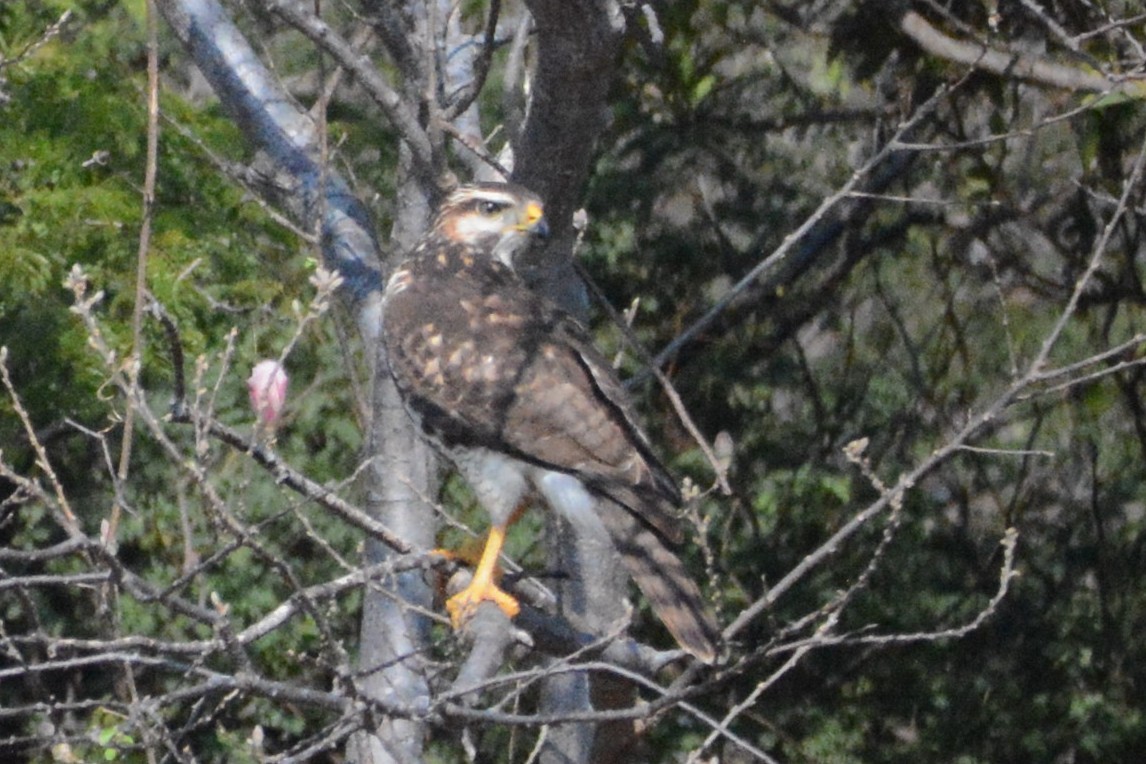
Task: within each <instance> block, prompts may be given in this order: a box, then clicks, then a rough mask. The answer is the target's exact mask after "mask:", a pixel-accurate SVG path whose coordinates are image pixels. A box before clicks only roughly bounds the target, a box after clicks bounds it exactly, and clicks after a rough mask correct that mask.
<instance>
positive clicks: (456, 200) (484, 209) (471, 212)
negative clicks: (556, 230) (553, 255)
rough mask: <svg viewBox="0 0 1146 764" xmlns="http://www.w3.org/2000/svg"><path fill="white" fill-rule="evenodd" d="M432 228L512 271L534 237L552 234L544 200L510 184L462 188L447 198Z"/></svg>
mask: <svg viewBox="0 0 1146 764" xmlns="http://www.w3.org/2000/svg"><path fill="white" fill-rule="evenodd" d="M432 229H433V231H434V232H435V233H437V234H439V235H441V236H443V237H444V238H446V239H448V240H449V241H452V242H456V243H458V244H465V245H468V246H471V247H473V248H475V249H477V250H479V251H482V252H488V253H490V254H491V255H492V256H493V257H495V258H496V259H498V260H500V261H501V262H502V263H504V264H505V265H507V266H509V267H510V268H513V267H514V264H513V260H514V257H516V256H517V254H518V253H519V252H521V251H522V250H524V249H525V248H526V247H528V246H529V244H530V242H531V241H532V239H533V237H535V236H536V237H539V238H545V237H546V236H548V235H549V225H548V223H546V222H545V213H544V210H543V209H542V207H541V199H539V198H538V197H537V195H536V194H534V193H533V192H532V191H529V190H528V189H525V188H522V187H521V186H515V185H512V184H509V183H496V184H495V183H483V184H479V185H475V186H462V187H461V188H459V189H457V190H456V191H454V192H453V193H452V194H450V195H449V197H447V198H446V201H445V202H444V203H443V204H442V206H441V208H440V209H439V210H438V215H437V217H436V218H434V222H433V225H432Z"/></svg>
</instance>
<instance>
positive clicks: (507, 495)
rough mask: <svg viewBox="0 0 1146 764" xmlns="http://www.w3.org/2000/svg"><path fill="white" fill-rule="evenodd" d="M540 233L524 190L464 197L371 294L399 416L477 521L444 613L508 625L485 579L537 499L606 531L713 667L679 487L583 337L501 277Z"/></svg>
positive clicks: (514, 279) (518, 283)
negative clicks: (478, 532) (453, 477)
mask: <svg viewBox="0 0 1146 764" xmlns="http://www.w3.org/2000/svg"><path fill="white" fill-rule="evenodd" d="M547 234H548V226H547V224H546V221H545V216H544V214H543V210H542V205H541V200H540V199H538V197H537V196H536V195H534V194H533V193H532V192H530V191H528V190H526V189H524V188H521V187H520V186H516V185H512V184H481V185H474V186H464V187H461V188H459V189H457V190H456V191H454V192H453V193H452V194H450V195H449V197H448V198H447V199H446V200H445V202H444V203H443V204H442V206H441V207H440V209H439V210H438V212H437V215H436V216H435V217H434V219H433V222H432V223H431V226H430V228H429V230H428V232H427V233H426V235H425V236H424V237H423V238H422V240H421V241H420V242H419V244H418V245H417V247H416V248H415V249H414V251H413V253H412V255H411V257H410V258H409V259H408V260H407V261H406V262H404V263H403V264H402V265H400V266H399V267H398V268H397V270H395V271H394V273H393V275H392V276H391V277H390V280H389V282H388V283H387V285H386V290H385V293H384V296H383V303H382V304H383V308H382V311H383V319H382V327H383V330H382V337H383V342H384V343H385V346H386V351H387V355H388V357H389V364H390V373H391V374H392V376H393V378H394V381H395V382H396V384H397V386H398V390H399V391H400V393H401V396H402V399H403V401H404V403H405V405H406V409H407V410H408V412H409V413H410V415H411V416H412V417H413V419H414V421H415V423H416V424H417V425H418V426H419V427H420V428H421V430H422V432H423V433H424V435H425V436H426V437H427V438H428V439H429V440H430V441H431V442H432V443H433V444H434V446H435V447H436V448H437V449H438V450H439V451H440V452H441V453H443V454H444V455H445V456H446V457H447V458H449V459H450V461H452V462H453V463H454V465H456V467H457V469H458V471H459V472H460V473H461V475H462V477H463V478H464V479H465V480H466V482H467V483H468V484H469V485H470V487H471V488H472V489H473V491H474V494H475V495H476V497H477V499H478V501H479V502H480V503H481V505H482V506H483V508H484V509H485V510H486V511H487V512H488V513H489V516H490V523H491V527H490V531H489V535H488V538H487V541H486V545H485V548H484V551H483V552H482V555H481V559H480V561H479V562H478V565H477V567H476V569H475V571H474V576H473V580H472V581H471V583H470V585H469V586H468V587H466V589H464V590H463V591H462V592H460V593H459V594H457V595H455V596H454V597H452V598H451V599H450V601H449V602H448V603H447V608H448V610H449V612H450V615H451V618H452V619H453V622H454V625H455V626H458V625H460V623H461V622H462V621H464V620H466V619H467V618H469V617H470V615H472V613H473V611H474V610H475V609H476V607H477V606H478V604H480V603H481V602H482V601H484V600H491V601H493V602H495V603H497V604H498V605H499V606H500V607H501V609H502V610H503V611H505V613H506V614H507V615H509V616H510V617H513V616H515V615H516V614H517V613H518V604H517V602H516V600H514V598H513V597H511V596H510V595H509V594H507V593H505V592H504V591H502V590H501V589H499V588H498V587H497V585H496V583H495V581H494V574H495V568H496V563H497V558H498V555H499V554H500V551H501V547H502V543H503V542H504V539H505V533H506V530H507V528H508V526H509V524H510V523H511V522H512V521H513V519H514V516H515V513H516V511H517V510H518V508H519V506H521V505H522V502H523V501H525V500H526V499H528V498H529V497H530V495H531V494H532V492H533V491H534V490H535V491H536V492H537V493H540V494H541V496H542V497H543V498H544V499H545V501H546V503H547V504H549V506H550V507H552V508H553V509H554V510H556V511H558V512H560V513H562V514H564V515H566V516H567V517H570V518H571V519H572V520H573V522H574V524H575V525H576V524H577V523H578V522H585V521H586V519H588V521H589V522H599V523H601V524H603V525H604V527H605V528H606V529H607V531H608V535H609V537H610V538H611V539H612V541H613V544H614V545H615V546H616V548H617V551H618V552H620V554H621V557H622V560H623V562H624V564H625V567H626V569H627V570H628V572H629V573H630V574H631V575H632V577H633V579H634V580H635V581H636V583H637V585H638V586H639V587H640V589H641V590H642V591H643V592H644V594H645V596H646V597H647V598H648V600H649V602H650V603H651V605H652V607H653V610H654V611H655V612H656V613H657V615H658V616H659V617H660V619H661V620H662V621H663V622H664V624H665V626H667V627H668V629H669V631H670V632H671V633H672V635H673V637H674V638H675V639H676V640H677V642H678V643H680V645H681V646H682V647H683V648H684V649H685V650H687V651H688V652H690V653H692V654H693V655H694V656H696V657H697V658H699V659H700V660H702V661H705V662H708V663H711V662H712V661H713V660H715V657H716V649H717V648H716V645H717V641H718V630H717V627H716V622H715V619H714V618H713V616H712V613H711V611H710V609H709V608H708V606H707V605H706V604H705V602H704V600H703V599H702V597H701V594H700V591H699V590H698V589H697V586H696V584H695V583H694V582H693V580H692V579H691V578H690V577H689V575H688V573H687V572H686V570H685V568H684V565H683V564H682V563H681V561H680V559H679V558H678V557H677V556H676V555H675V554H674V553H673V552H672V551H671V550H670V547H669V545H670V543H678V542H679V541H680V540H681V531H680V529H679V528H678V527H677V515H678V512H677V510H678V508H679V506H680V502H681V496H680V492H679V490H678V488H677V486H676V484H675V483H674V482H673V480H672V479H671V478H670V477H669V475H668V473H667V472H666V471H665V469H664V467H662V466H661V464H660V462H658V461H657V458H656V457H655V456H654V455H653V452H652V450H651V448H650V446H649V441H648V439H647V438H646V437H645V435H644V433H643V432H642V431H641V428H640V427H639V426H638V425H637V423H636V420H635V419H634V417H633V414H632V411H631V407H630V404H629V401H628V398H627V396H626V394H625V390H624V388H623V387H622V385H621V383H620V381H619V380H618V378H617V376H616V374H615V373H614V371H613V369H612V367H611V366H610V365H609V363H608V362H607V361H606V360H605V359H604V358H603V357H602V356H601V354H600V353H598V352H597V350H596V349H595V348H594V347H593V344H592V342H591V341H590V339H589V336H588V334H587V332H586V331H585V330H584V329H583V328H582V327H581V325H580V324H579V323H577V321H575V320H574V319H573V318H572V317H571V316H569V315H568V314H567V313H565V312H563V311H562V310H560V309H559V308H558V307H557V306H556V305H554V304H552V303H551V302H549V301H547V300H546V299H545V298H543V297H542V296H540V295H538V294H537V293H536V292H534V291H533V290H531V289H530V288H529V287H527V286H526V285H525V282H524V281H523V280H522V279H521V278H520V276H519V275H518V274H517V273H516V271H515V270H514V258H515V256H516V255H517V254H518V253H519V252H521V251H523V250H524V249H525V248H527V247H528V245H529V244H530V242H531V240H532V239H533V238H534V237H544V236H546V235H547ZM593 518H596V519H593Z"/></svg>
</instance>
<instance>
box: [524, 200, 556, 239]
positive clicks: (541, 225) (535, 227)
mask: <svg viewBox="0 0 1146 764" xmlns="http://www.w3.org/2000/svg"><path fill="white" fill-rule="evenodd" d="M519 228H520V229H521V230H522V231H525V232H526V233H529V234H532V235H533V236H536V237H537V238H539V239H545V238H548V236H549V223H547V222H546V220H545V212H544V211H543V210H542V209H541V205H540V204H537V203H536V202H530V204H529V205H528V206H527V207H526V208H525V220H524V221H522V223H521V225H520V226H519Z"/></svg>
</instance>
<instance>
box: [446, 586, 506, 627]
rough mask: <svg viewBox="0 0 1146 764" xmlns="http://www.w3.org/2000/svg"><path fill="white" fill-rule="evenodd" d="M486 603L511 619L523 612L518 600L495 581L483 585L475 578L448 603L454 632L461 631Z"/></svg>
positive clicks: (447, 607)
mask: <svg viewBox="0 0 1146 764" xmlns="http://www.w3.org/2000/svg"><path fill="white" fill-rule="evenodd" d="M486 601H489V602H492V603H494V604H495V605H497V606H498V607H499V608H501V612H503V613H505V614H506V615H507V616H508V617H510V618H513V617H514V616H516V615H517V614H518V613H520V612H521V605H519V604H517V600H516V599H514V598H513V597H512V596H511V595H509V594H506V593H505V592H503V591H502V590H501V589H499V588H498V587H497V584H495V583H494V582H493V581H485V582H484V583H483V582H481V581H478V577H477V576H474V580H473V581H471V582H470V585H469V586H467V587H466V588H465V589H462V590H461V591H460V592H458V593H457V594H455V595H454V596H453V597H450V598H449V599H448V600H447V601H446V610H447V612H449V614H450V623H451V624H453V627H454V630H455V631H456V630H457V629H460V628H461V627H462V624H464V623H465V622H466V621H468V620H469V619H471V618H473V617H474V614H475V613H476V612H477V608H478V605H480V604H481V603H483V602H486Z"/></svg>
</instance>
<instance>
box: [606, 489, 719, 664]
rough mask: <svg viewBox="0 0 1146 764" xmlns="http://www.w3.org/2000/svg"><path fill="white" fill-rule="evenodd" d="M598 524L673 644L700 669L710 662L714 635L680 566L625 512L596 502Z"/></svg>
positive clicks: (713, 624) (702, 603)
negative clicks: (687, 653) (607, 535)
mask: <svg viewBox="0 0 1146 764" xmlns="http://www.w3.org/2000/svg"><path fill="white" fill-rule="evenodd" d="M601 505H602V507H601V519H602V520H603V521H604V523H605V527H606V528H607V529H608V530H609V535H610V536H612V538H613V544H614V545H615V546H616V547H617V551H618V552H620V553H621V559H622V560H623V561H624V563H625V567H626V568H627V569H628V571H629V574H630V575H631V576H632V577H633V580H634V581H636V582H637V586H638V587H639V588H640V590H641V591H642V592H643V593H644V595H645V597H647V598H648V600H649V604H650V605H651V606H652V608H653V611H654V612H655V613H656V614H657V617H659V618H660V619H661V621H662V622H663V623H664V625H665V626H666V627H667V628H668V630H669V633H671V634H672V635H673V638H675V639H676V641H677V642H678V643H679V644H680V646H681V647H683V648H684V649H685V650H687V651H688V652H689V653H691V654H692V655H694V656H695V657H696V658H698V659H699V660H701V661H703V662H704V663H708V664H711V663H713V662H715V660H716V656H717V645H718V644H719V642H720V629H719V627H718V626H717V625H716V618H715V616H713V614H712V610H711V609H710V608H709V607H708V605H707V603H705V601H704V598H703V596H702V595H701V593H700V589H698V588H697V586H696V583H695V582H694V581H693V580H692V577H691V576H689V574H688V571H687V570H685V567H684V563H682V562H681V560H680V558H679V557H677V556H676V554H674V553H673V551H672V550H671V549H669V547H668V546H667V545H666V544H665V542H664V541H663V540H662V539H661V537H660V536H658V535H657V533H656V531H654V530H653V529H652V528H650V527H648V526H647V525H646V524H645V523H643V522H641V520H640V519H639V518H637V517H635V516H634V515H633V514H632V513H631V512H630V511H629V510H628V509H625V508H624V507H622V506H620V505H618V504H615V503H613V502H611V501H603V502H601Z"/></svg>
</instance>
